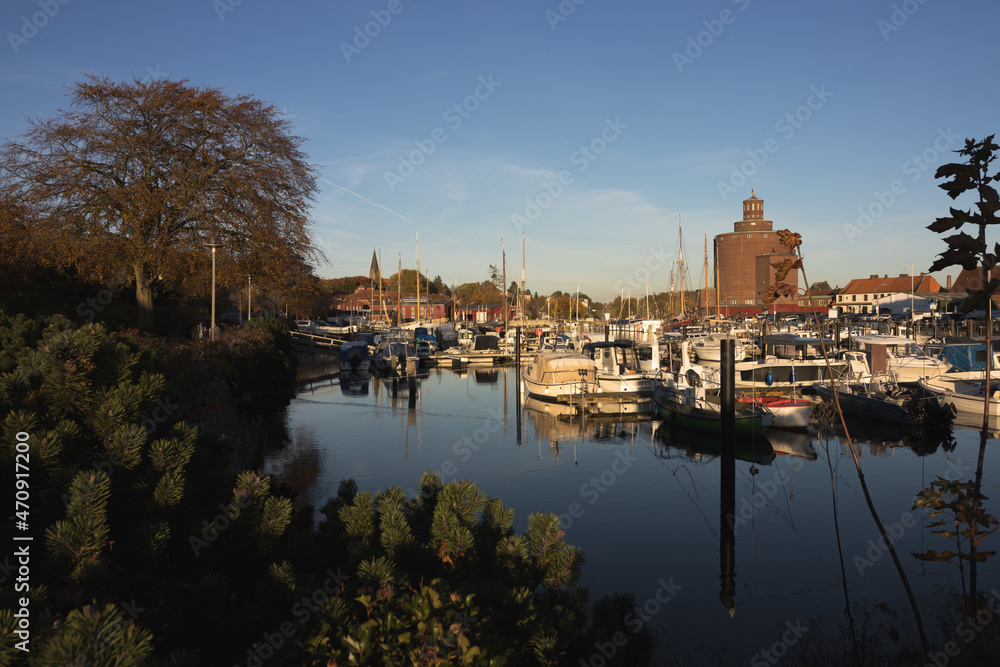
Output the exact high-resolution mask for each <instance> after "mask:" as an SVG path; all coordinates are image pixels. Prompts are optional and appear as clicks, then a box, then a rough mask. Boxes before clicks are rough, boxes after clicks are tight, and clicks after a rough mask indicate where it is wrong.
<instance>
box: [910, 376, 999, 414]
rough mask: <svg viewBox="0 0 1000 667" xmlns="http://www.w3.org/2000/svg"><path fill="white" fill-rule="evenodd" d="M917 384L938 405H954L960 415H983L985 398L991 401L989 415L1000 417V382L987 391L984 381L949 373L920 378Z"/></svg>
mask: <svg viewBox="0 0 1000 667" xmlns="http://www.w3.org/2000/svg"><path fill="white" fill-rule="evenodd" d="M917 384H918V385H919V386H920V388H921V389H923V390H924V391H925V392H927V394H929V395H930V396H931V397H933V399H934V400H935V401H936V402H937V404H938V405H941V406H944V405H951V406H954V408H955V411H956V412H957V414H958V416H959V417H961V416H974V415H979V416H980V417H982V415H983V401H984V400H988V401H989V416H990V417H1000V384H997V383H991V385H990V388H989V392H987V390H986V388H985V387H984V386H983V383H982V382H975V381H969V380H963V379H961V378H950V377H949V376H948V375H947V374H945V375H935V376H933V377H925V378H920V379H919V380H918V381H917ZM987 393H988V398H987Z"/></svg>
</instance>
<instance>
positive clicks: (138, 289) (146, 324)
mask: <svg viewBox="0 0 1000 667" xmlns="http://www.w3.org/2000/svg"><path fill="white" fill-rule="evenodd" d="M135 300H136V302H137V303H138V304H139V321H138V326H139V329H140V330H141V331H145V332H147V333H154V330H153V329H154V327H153V276H152V275H151V271H150V270H149V269H148V268H146V267H145V266H142V265H140V264H137V265H136V266H135Z"/></svg>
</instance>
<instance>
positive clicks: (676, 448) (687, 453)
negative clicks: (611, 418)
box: [656, 422, 774, 466]
mask: <svg viewBox="0 0 1000 667" xmlns="http://www.w3.org/2000/svg"><path fill="white" fill-rule="evenodd" d="M656 436H657V440H658V441H659V444H660V445H661V447H660V452H659V453H658V454H657V456H660V457H661V458H675V457H676V455H677V454H680V455H682V456H684V457H686V458H688V459H690V460H697V461H701V460H705V459H706V458H708V459H713V458H716V457H718V456H720V455H721V453H722V445H721V443H720V441H719V434H718V433H707V432H704V431H694V430H690V429H685V428H682V427H679V426H677V425H676V424H669V423H667V422H662V423H661V424H660V425H659V427H658V428H657V429H656ZM735 451H736V458H737V459H739V460H740V461H746V462H748V463H757V464H760V465H765V466H767V465H771V464H772V463H773V462H774V447H773V446H772V445H771V442H770V440H769V439H768V438H766V437H764V436H763V435H760V434H752V433H751V434H746V435H738V436H737V437H736V446H735Z"/></svg>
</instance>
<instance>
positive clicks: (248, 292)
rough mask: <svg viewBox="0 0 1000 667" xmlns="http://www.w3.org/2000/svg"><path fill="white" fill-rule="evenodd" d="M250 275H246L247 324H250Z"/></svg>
mask: <svg viewBox="0 0 1000 667" xmlns="http://www.w3.org/2000/svg"><path fill="white" fill-rule="evenodd" d="M250 294H251V291H250V275H249V274H247V324H249V323H250Z"/></svg>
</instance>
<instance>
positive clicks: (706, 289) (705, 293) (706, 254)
mask: <svg viewBox="0 0 1000 667" xmlns="http://www.w3.org/2000/svg"><path fill="white" fill-rule="evenodd" d="M702 294H703V295H704V297H705V314H706V315H708V234H705V291H704V292H702Z"/></svg>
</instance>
